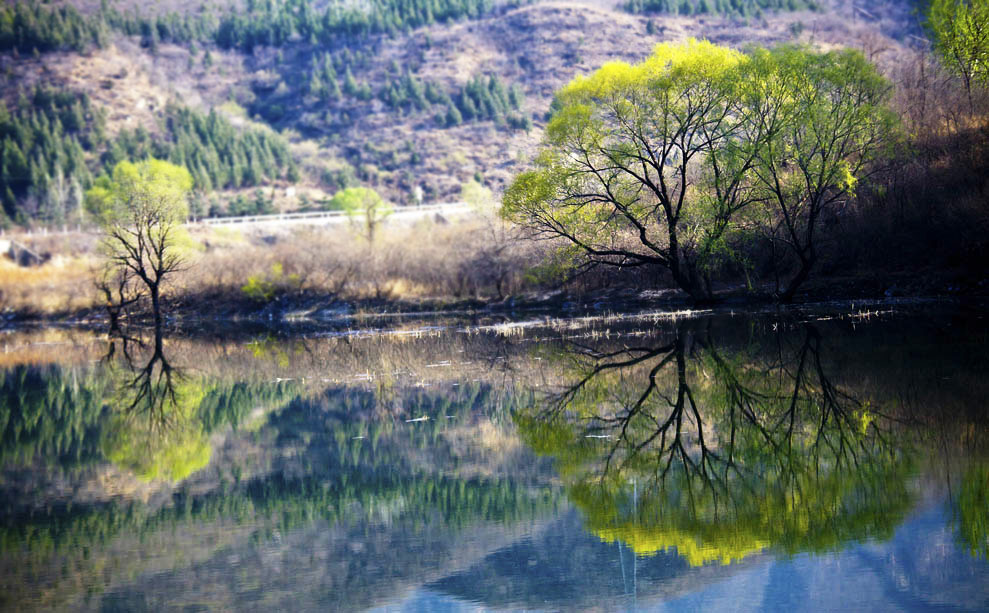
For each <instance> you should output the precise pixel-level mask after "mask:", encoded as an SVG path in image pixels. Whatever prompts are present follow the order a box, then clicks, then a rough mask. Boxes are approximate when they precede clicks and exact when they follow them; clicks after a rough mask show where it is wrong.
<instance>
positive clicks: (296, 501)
mask: <svg viewBox="0 0 989 613" xmlns="http://www.w3.org/2000/svg"><path fill="white" fill-rule="evenodd" d="M435 323H436V322H426V324H424V325H421V326H420V325H416V324H412V323H409V324H408V325H404V326H403V327H402V328H400V329H389V330H387V331H378V332H376V333H371V332H370V331H364V332H361V333H353V332H349V331H333V330H324V331H320V332H313V331H312V330H309V331H307V332H306V333H305V334H297V335H276V334H274V333H271V332H265V331H260V332H254V333H247V332H238V333H236V334H229V335H222V336H221V335H217V336H213V337H188V336H177V335H172V336H170V337H168V336H166V337H164V338H157V339H156V338H154V337H153V336H152V337H147V338H139V337H138V338H129V339H122V338H115V339H113V340H112V341H109V342H108V341H106V340H105V339H101V338H99V337H97V336H95V335H89V334H87V333H84V332H72V331H68V332H67V331H58V330H44V331H36V332H10V333H7V334H5V335H4V336H3V337H2V338H0V342H3V344H4V347H5V351H4V352H3V353H2V354H0V358H2V360H0V436H2V438H0V463H2V472H0V500H2V501H3V502H2V506H0V607H3V609H5V610H42V609H43V610H50V609H53V608H54V609H62V610H97V609H98V610H143V609H155V610H157V609H162V608H165V609H168V608H188V607H192V608H205V609H221V610H229V609H238V610H240V609H248V610H250V609H273V608H278V609H283V608H290V609H293V610H300V609H302V610H316V609H320V610H325V609H331V610H367V609H381V610H394V609H400V610H436V609H443V610H474V609H477V608H481V609H539V610H560V609H564V610H582V609H596V610H601V609H604V610H626V609H629V610H631V609H646V610H663V609H666V608H670V609H671V610H677V609H681V608H685V607H686V608H714V607H724V608H730V609H733V610H765V609H780V608H783V607H789V608H793V609H797V610H815V609H821V608H829V609H834V608H839V607H851V608H863V607H865V608H882V609H885V610H900V609H902V610H925V609H937V608H945V607H948V608H953V609H967V610H984V609H986V608H989V562H987V554H989V551H987V549H989V541H987V524H989V445H987V437H986V433H987V421H989V419H987V409H986V406H985V398H986V397H989V394H987V392H989V381H987V377H986V375H987V374H989V357H987V352H986V349H987V327H986V326H985V325H984V322H983V320H982V319H981V315H979V314H965V315H963V314H959V313H954V312H952V313H944V312H938V313H911V312H903V313H893V312H889V313H885V314H880V315H877V316H872V317H868V318H865V317H859V316H848V315H843V314H842V313H841V312H840V311H838V312H813V313H806V312H805V313H796V312H793V313H787V314H778V313H774V314H756V315H749V316H738V315H726V316H715V315H710V314H706V315H705V314H701V315H696V316H693V317H687V318H668V317H661V316H654V315H642V316H629V317H621V318H617V317H611V318H600V319H593V318H591V319H579V320H576V319H570V320H568V319H545V320H531V321H525V322H516V323H513V322H483V321H482V322H479V321H469V322H468V321H463V322H459V321H457V322H444V324H449V325H442V326H437V325H435ZM835 586H840V589H835Z"/></svg>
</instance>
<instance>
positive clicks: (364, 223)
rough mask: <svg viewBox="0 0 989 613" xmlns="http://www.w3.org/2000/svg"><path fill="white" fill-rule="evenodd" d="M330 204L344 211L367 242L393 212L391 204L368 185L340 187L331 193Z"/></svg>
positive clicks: (371, 241) (370, 241)
mask: <svg viewBox="0 0 989 613" xmlns="http://www.w3.org/2000/svg"><path fill="white" fill-rule="evenodd" d="M330 206H331V207H333V208H335V209H340V210H343V211H345V212H346V213H347V216H348V217H350V219H351V222H353V224H354V226H355V227H356V228H358V230H359V231H360V233H361V235H362V236H363V237H364V238H366V239H367V240H368V242H369V243H373V242H374V234H375V231H376V230H377V228H378V226H379V225H380V224H381V222H383V221H384V220H385V219H386V218H387V217H388V216H390V215H391V214H392V213H393V212H394V209H393V208H392V206H391V204H389V203H388V202H385V201H384V200H383V199H382V198H381V196H379V195H378V192H376V191H374V190H373V189H371V188H369V187H348V188H346V189H342V190H340V191H338V192H337V193H336V194H334V195H333V200H331V201H330Z"/></svg>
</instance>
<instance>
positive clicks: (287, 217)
mask: <svg viewBox="0 0 989 613" xmlns="http://www.w3.org/2000/svg"><path fill="white" fill-rule="evenodd" d="M470 211H471V208H470V207H469V206H468V205H467V203H466V202H441V203H436V204H425V205H423V206H403V207H395V208H394V209H393V212H392V214H391V215H389V216H388V218H387V219H403V218H411V217H422V216H425V215H429V214H436V213H468V212H470ZM349 218H350V217H349V216H348V215H347V213H346V211H312V212H308V213H275V214H271V215H245V216H243V217H208V218H204V219H199V220H197V221H190V222H187V223H186V224H185V225H187V226H198V225H205V226H228V225H244V224H292V223H312V224H320V223H340V222H342V221H346V220H348V219H349Z"/></svg>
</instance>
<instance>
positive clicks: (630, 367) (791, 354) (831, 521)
mask: <svg viewBox="0 0 989 613" xmlns="http://www.w3.org/2000/svg"><path fill="white" fill-rule="evenodd" d="M693 342H695V343H696V345H695V347H696V349H695V351H694V352H690V351H688V349H687V347H686V346H685V344H684V342H683V341H682V340H681V339H679V338H677V339H674V340H673V341H672V342H670V344H668V345H661V346H658V347H655V348H650V347H642V346H637V347H635V348H631V349H625V350H621V351H618V352H614V353H608V352H604V353H601V354H597V355H601V356H604V357H601V358H598V359H595V358H593V357H584V356H582V355H579V354H578V355H577V356H560V358H559V359H558V361H559V362H560V363H561V364H565V365H570V367H571V368H572V370H573V372H572V374H571V375H570V376H568V377H567V379H569V380H570V381H571V382H572V383H569V384H568V385H567V387H565V388H564V389H565V391H564V392H563V393H562V394H561V395H559V396H554V397H551V398H550V399H549V401H548V402H547V405H548V406H546V405H540V404H537V405H535V406H534V407H532V408H531V409H528V410H522V411H519V412H517V413H516V414H515V420H516V423H517V424H518V426H519V431H520V433H521V434H522V437H523V438H524V440H526V442H527V443H528V444H530V445H531V446H532V447H533V449H534V450H535V451H536V452H537V453H540V454H543V455H549V456H552V457H553V458H554V460H555V466H556V470H557V472H558V473H559V474H560V476H561V479H562V480H563V482H564V485H565V487H566V491H567V495H568V497H569V498H570V500H571V501H572V502H574V504H575V505H576V506H577V507H578V508H579V509H581V511H582V513H583V515H584V517H585V525H586V528H587V529H588V530H590V531H591V532H593V533H595V534H597V535H598V536H599V537H600V538H602V539H603V540H605V541H615V540H621V541H623V542H625V543H626V544H628V545H629V546H630V547H631V548H632V549H634V550H635V551H636V553H638V554H640V555H653V554H655V553H657V552H660V551H666V550H670V549H675V550H676V552H677V553H678V554H679V555H680V556H682V557H683V558H685V559H686V560H687V562H688V563H689V564H691V565H692V566H698V565H702V564H706V563H709V562H720V563H721V564H728V563H731V562H734V561H737V560H741V559H743V558H745V557H746V556H748V555H751V554H753V553H755V552H759V551H762V550H764V549H767V548H774V549H776V550H778V551H781V552H784V553H786V554H791V555H792V554H796V553H800V552H806V551H811V552H823V551H833V550H834V549H835V548H837V547H841V546H842V545H843V544H845V543H847V542H850V541H864V540H868V539H874V538H880V539H885V538H889V537H891V536H892V534H893V532H894V530H895V528H896V527H897V525H898V524H899V523H900V522H901V521H903V519H904V518H905V517H906V513H907V511H908V510H909V508H910V506H911V504H912V500H913V497H912V495H911V494H910V491H909V489H908V487H907V483H908V481H909V478H910V475H911V474H912V470H913V463H912V459H911V458H912V457H913V447H912V445H911V442H910V439H908V438H906V437H905V436H904V433H902V432H899V431H897V430H895V429H894V425H893V424H892V423H891V422H890V421H889V420H886V419H884V418H882V417H881V416H880V415H877V414H876V413H874V412H873V411H872V410H871V407H870V405H869V404H868V403H859V402H857V401H855V399H854V398H853V397H852V396H851V395H850V394H849V393H848V392H847V391H845V390H843V389H839V388H837V387H836V386H835V385H834V384H833V382H832V381H831V380H830V379H829V378H828V376H827V373H826V372H825V370H824V367H823V366H822V360H821V358H820V350H821V348H820V344H819V341H818V338H817V336H816V333H815V332H814V331H813V330H807V334H806V337H805V339H804V343H803V344H802V345H800V346H799V348H798V349H797V350H796V351H793V350H792V349H790V348H787V349H786V350H782V345H781V350H780V352H779V353H777V354H773V355H772V356H771V357H769V359H768V361H763V360H762V359H760V358H757V357H755V356H754V355H752V354H750V353H748V352H747V351H745V350H742V351H738V352H731V353H729V352H726V351H723V350H722V349H720V348H719V347H717V345H715V343H714V342H713V341H711V339H709V338H696V339H695V340H694V341H693ZM750 351H751V349H750Z"/></svg>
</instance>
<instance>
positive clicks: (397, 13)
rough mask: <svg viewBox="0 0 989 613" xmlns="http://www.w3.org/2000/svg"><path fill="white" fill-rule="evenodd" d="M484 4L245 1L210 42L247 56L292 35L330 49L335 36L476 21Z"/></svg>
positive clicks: (450, 0)
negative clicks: (356, 4)
mask: <svg viewBox="0 0 989 613" xmlns="http://www.w3.org/2000/svg"><path fill="white" fill-rule="evenodd" d="M491 7H492V4H491V2H490V0H403V1H401V2H399V1H395V0H373V1H372V2H369V3H368V4H367V5H366V6H362V7H350V6H346V5H341V4H329V5H325V8H320V7H319V6H318V5H317V3H315V2H312V1H311V0H276V1H272V2H249V3H248V5H247V10H246V11H240V10H232V11H230V12H229V13H227V14H226V15H224V16H223V17H221V18H220V21H219V25H218V27H217V29H216V33H215V38H214V40H215V42H216V43H217V44H218V45H219V46H220V47H223V48H225V49H233V48H236V49H240V50H242V51H245V52H247V53H250V52H252V51H253V49H254V48H255V47H257V46H274V47H277V46H281V45H284V44H286V43H288V42H289V41H290V40H291V39H292V38H293V36H295V35H298V36H299V37H301V38H302V40H304V41H307V42H309V43H311V44H320V45H325V46H331V45H333V44H335V43H336V42H337V41H338V39H339V38H341V37H347V36H351V37H364V36H368V35H371V34H378V33H394V32H396V31H399V30H404V29H407V28H416V27H419V26H424V25H429V24H432V23H444V22H448V21H452V20H456V19H462V18H469V19H474V18H478V17H480V16H482V15H484V14H486V13H488V12H489V11H490V10H491Z"/></svg>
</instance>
